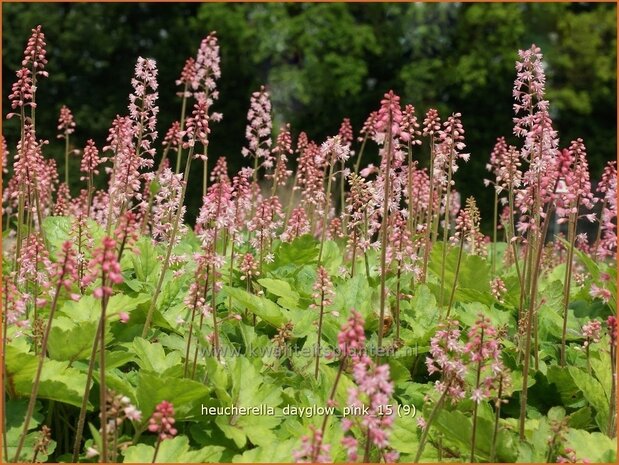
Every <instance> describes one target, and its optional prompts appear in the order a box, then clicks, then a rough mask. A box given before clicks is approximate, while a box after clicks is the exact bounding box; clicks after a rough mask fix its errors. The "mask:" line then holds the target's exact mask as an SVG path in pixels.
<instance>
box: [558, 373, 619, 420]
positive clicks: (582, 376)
mask: <svg viewBox="0 0 619 465" xmlns="http://www.w3.org/2000/svg"><path fill="white" fill-rule="evenodd" d="M568 370H569V373H570V375H571V376H572V379H573V380H574V383H575V384H576V386H578V389H580V390H581V391H582V393H583V395H584V396H585V399H586V400H587V402H589V404H591V406H592V407H593V408H594V409H595V410H596V412H597V415H596V416H595V421H596V423H597V424H598V426H599V428H600V430H602V431H606V429H607V428H608V411H609V408H610V407H609V403H608V399H607V398H606V395H605V394H604V388H603V387H602V385H601V384H600V382H599V381H598V380H597V379H595V378H594V377H593V376H591V375H589V374H588V373H587V372H586V371H584V370H582V369H580V368H577V367H569V368H568Z"/></svg>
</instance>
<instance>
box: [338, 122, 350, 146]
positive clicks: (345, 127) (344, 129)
mask: <svg viewBox="0 0 619 465" xmlns="http://www.w3.org/2000/svg"><path fill="white" fill-rule="evenodd" d="M338 135H339V136H340V140H341V141H342V144H344V145H350V144H351V143H352V141H353V130H352V125H351V124H350V119H349V118H344V120H343V121H342V124H341V126H340V130H339V131H338Z"/></svg>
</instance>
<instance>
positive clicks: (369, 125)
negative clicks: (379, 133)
mask: <svg viewBox="0 0 619 465" xmlns="http://www.w3.org/2000/svg"><path fill="white" fill-rule="evenodd" d="M377 118H378V112H377V111H373V112H372V113H370V115H369V116H368V117H367V119H366V120H365V122H364V123H363V127H362V128H361V130H360V131H359V133H360V134H362V136H359V138H358V140H359V142H362V141H363V140H364V139H365V138H366V137H367V138H370V139H374V137H375V136H376V122H377Z"/></svg>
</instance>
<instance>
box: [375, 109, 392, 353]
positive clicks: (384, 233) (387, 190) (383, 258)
mask: <svg viewBox="0 0 619 465" xmlns="http://www.w3.org/2000/svg"><path fill="white" fill-rule="evenodd" d="M392 126H393V114H392V112H391V109H390V110H389V126H388V128H389V130H388V132H387V137H388V139H387V162H386V163H385V174H384V181H383V182H384V185H385V186H384V189H383V197H384V198H383V218H382V224H381V246H380V319H379V321H378V348H379V349H380V348H381V347H382V346H383V333H384V331H385V325H384V321H385V306H386V303H387V288H386V281H387V239H388V235H389V234H388V233H389V200H390V196H391V185H390V180H391V151H392V149H393V134H392ZM379 352H380V350H379Z"/></svg>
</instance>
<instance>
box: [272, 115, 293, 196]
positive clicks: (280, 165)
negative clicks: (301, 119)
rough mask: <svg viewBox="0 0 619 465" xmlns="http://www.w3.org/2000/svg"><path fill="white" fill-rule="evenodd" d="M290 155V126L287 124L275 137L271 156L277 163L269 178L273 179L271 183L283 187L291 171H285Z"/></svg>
mask: <svg viewBox="0 0 619 465" xmlns="http://www.w3.org/2000/svg"><path fill="white" fill-rule="evenodd" d="M292 153H293V152H292V136H291V135H290V124H287V125H286V126H284V127H283V128H281V129H280V131H279V134H278V135H277V141H276V142H275V148H274V149H273V155H274V156H275V158H276V160H277V161H276V163H275V170H274V172H273V174H272V175H270V176H269V177H270V178H273V182H274V184H275V185H277V186H285V185H286V181H287V180H288V178H289V177H290V175H291V174H292V171H291V170H288V169H287V163H288V155H291V154H292Z"/></svg>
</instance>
